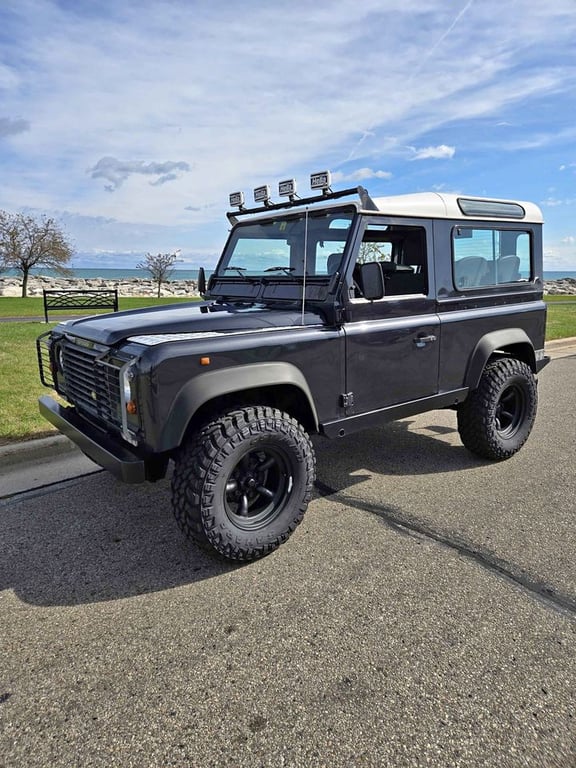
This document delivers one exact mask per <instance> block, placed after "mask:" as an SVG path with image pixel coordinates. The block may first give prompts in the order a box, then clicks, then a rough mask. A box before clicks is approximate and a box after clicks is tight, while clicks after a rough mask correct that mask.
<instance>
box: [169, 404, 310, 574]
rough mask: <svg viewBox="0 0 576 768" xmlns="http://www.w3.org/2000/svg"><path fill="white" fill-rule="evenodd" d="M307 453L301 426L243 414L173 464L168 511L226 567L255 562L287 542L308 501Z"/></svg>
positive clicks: (209, 430) (220, 422) (258, 411)
mask: <svg viewBox="0 0 576 768" xmlns="http://www.w3.org/2000/svg"><path fill="white" fill-rule="evenodd" d="M314 475H315V459H314V451H313V448H312V444H311V442H310V438H309V437H308V435H307V433H306V432H305V431H304V429H303V428H302V426H301V425H300V424H299V423H298V422H297V421H296V420H295V419H293V418H292V417H290V416H289V415H288V414H286V413H283V412H281V411H279V410H277V409H276V408H269V407H264V406H250V407H245V408H240V409H237V410H234V411H229V412H228V413H224V414H222V415H221V416H218V417H217V418H215V419H214V420H213V421H211V422H210V423H208V424H206V425H205V426H204V427H203V428H202V429H201V430H200V432H199V433H198V434H197V435H195V436H194V437H193V438H192V439H191V440H190V441H189V442H187V443H186V444H185V445H184V446H183V447H182V448H181V449H180V451H179V453H178V455H177V456H176V460H175V469H174V474H173V478H172V506H173V510H174V515H175V517H176V520H177V522H178V524H179V526H180V528H181V529H182V531H183V532H184V533H185V534H186V535H187V536H188V537H189V538H191V539H193V540H194V541H195V542H196V543H197V544H199V545H200V546H201V547H203V548H205V549H209V550H211V551H215V552H217V553H218V554H220V555H221V556H223V557H226V558H228V559H231V560H244V561H247V560H255V559H257V558H259V557H263V556H264V555H267V554H269V553H270V552H272V551H273V550H274V549H276V548H277V547H278V546H279V545H280V544H282V543H283V542H284V541H286V540H287V539H288V537H289V536H290V535H291V533H292V532H293V531H294V529H295V528H296V526H297V525H298V523H299V522H300V521H301V520H302V517H303V516H304V512H305V511H306V508H307V506H308V502H309V501H310V498H311V496H312V488H313V484H314Z"/></svg>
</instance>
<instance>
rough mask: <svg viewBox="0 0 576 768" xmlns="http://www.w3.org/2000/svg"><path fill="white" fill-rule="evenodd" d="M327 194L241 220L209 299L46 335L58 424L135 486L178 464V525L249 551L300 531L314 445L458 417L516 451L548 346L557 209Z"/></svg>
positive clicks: (237, 217)
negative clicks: (546, 225)
mask: <svg viewBox="0 0 576 768" xmlns="http://www.w3.org/2000/svg"><path fill="white" fill-rule="evenodd" d="M329 186H330V180H329V174H327V173H323V174H315V175H314V176H313V187H315V188H316V189H318V190H319V193H317V194H315V195H314V196H312V197H308V198H306V199H303V200H302V199H299V198H297V196H296V194H295V188H294V186H293V185H292V186H291V182H289V181H288V182H282V183H281V185H280V192H281V194H282V193H284V194H286V195H287V196H288V199H287V200H286V201H284V202H280V203H276V204H274V203H272V202H271V201H270V197H269V191H268V188H267V187H266V188H260V189H258V190H256V191H255V192H256V199H257V201H259V202H261V204H260V205H259V206H258V207H255V208H252V209H247V208H246V207H245V205H244V200H243V195H241V194H240V193H236V194H235V195H233V196H231V203H234V204H235V205H237V207H238V210H237V211H235V212H234V213H232V212H231V213H229V214H228V217H229V219H230V221H231V222H232V224H233V226H232V229H231V232H230V235H229V238H228V241H227V243H226V245H225V247H224V251H223V253H222V256H221V258H220V260H219V262H218V264H217V266H216V268H215V270H214V272H213V274H212V275H211V276H210V279H209V281H208V284H207V285H206V284H205V280H204V277H203V274H202V275H201V277H200V280H199V283H200V285H199V288H200V291H201V293H202V294H203V298H204V300H203V301H202V302H190V303H189V304H178V305H174V306H169V307H154V308H149V309H144V310H137V311H131V312H118V313H114V314H109V315H100V316H96V317H91V318H85V319H82V320H76V321H68V322H65V323H61V324H60V325H58V326H56V327H55V328H54V329H53V330H51V331H50V332H49V333H46V334H44V335H43V336H41V337H40V338H39V339H38V354H39V360H40V371H41V378H42V381H43V383H44V384H45V385H46V386H49V387H52V388H54V389H55V390H56V392H58V394H59V395H61V397H62V398H64V399H65V400H66V401H67V402H68V403H69V404H70V405H69V406H68V407H63V406H61V405H59V404H58V403H57V402H56V401H55V400H54V399H52V398H50V397H42V398H40V410H41V412H42V413H43V414H44V416H45V417H46V418H47V419H48V420H49V421H50V422H52V424H54V425H56V426H57V427H58V429H60V431H61V432H63V433H64V434H66V435H68V437H70V438H71V439H72V440H73V441H74V442H76V443H77V444H78V445H79V446H80V447H81V449H82V450H83V451H84V452H85V453H86V454H87V455H88V456H90V457H91V458H92V459H93V460H94V461H96V462H97V463H98V464H100V465H101V466H103V467H105V468H106V469H108V470H110V471H111V472H113V473H114V474H115V475H116V476H117V477H119V478H121V479H122V480H125V481H126V482H131V483H136V482H141V481H144V480H157V479H159V478H162V477H164V476H165V474H166V472H167V468H168V465H169V463H170V461H173V463H174V471H173V473H172V498H173V509H174V513H175V516H176V519H177V521H178V523H179V525H180V527H181V529H182V530H183V531H184V533H185V534H186V535H187V536H189V537H190V538H192V539H193V540H194V541H195V542H197V543H198V544H199V545H201V546H203V547H205V548H208V549H209V550H211V551H215V552H217V553H219V554H220V555H222V556H224V557H226V558H230V559H233V560H244V561H246V560H252V559H255V558H258V557H262V556H263V555H266V554H268V553H269V552H271V551H272V550H274V549H275V548H276V547H278V546H279V545H280V544H281V543H282V542H284V541H285V540H286V539H287V538H288V537H289V536H290V534H291V533H292V531H293V530H294V529H295V527H296V526H297V525H298V523H299V522H300V520H301V519H302V516H303V515H304V512H305V510H306V507H307V505H308V502H309V500H310V498H311V495H312V489H313V484H314V479H315V459H314V451H313V447H312V444H311V441H310V435H311V434H320V435H324V436H326V437H328V438H338V439H339V438H345V436H346V435H348V434H349V433H351V432H355V431H357V430H360V429H363V428H364V427H374V426H377V425H378V424H382V423H385V422H387V421H389V420H391V419H399V418H403V417H406V416H410V415H414V414H417V413H421V412H423V411H429V410H434V409H439V408H451V409H455V410H456V412H457V419H458V429H459V432H460V435H461V438H462V441H463V443H464V445H465V446H466V447H467V448H468V449H469V450H470V451H472V452H473V453H475V454H477V455H478V456H481V457H484V458H487V459H492V460H497V461H498V460H502V459H507V458H508V457H510V456H512V455H513V454H514V453H516V451H518V450H519V449H520V447H521V446H522V445H523V443H524V442H525V440H526V439H527V437H528V435H529V434H530V431H531V429H532V425H533V422H534V418H535V415H536V406H537V389H536V381H535V374H536V373H538V371H539V370H540V369H541V368H542V367H543V366H544V365H545V364H546V363H547V362H548V360H547V358H546V357H545V355H544V332H545V320H546V308H545V304H544V303H543V301H542V289H543V282H542V216H541V213H540V211H539V209H538V208H537V207H536V206H535V205H533V204H531V203H524V202H515V201H503V200H493V199H484V198H472V197H464V196H456V195H444V194H438V193H427V194H415V195H405V196H398V197H385V198H376V199H372V198H371V197H370V196H369V195H368V193H367V192H366V190H364V189H363V188H361V187H359V188H357V189H352V190H343V191H340V192H332V191H331V190H330V188H329Z"/></svg>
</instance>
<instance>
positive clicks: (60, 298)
mask: <svg viewBox="0 0 576 768" xmlns="http://www.w3.org/2000/svg"><path fill="white" fill-rule="evenodd" d="M43 294H44V319H45V321H46V322H48V312H54V311H60V310H63V309H80V310H83V309H110V310H112V311H113V312H118V291H117V290H116V289H115V288H110V289H102V290H100V289H98V290H73V291H64V290H50V291H46V290H44V291H43Z"/></svg>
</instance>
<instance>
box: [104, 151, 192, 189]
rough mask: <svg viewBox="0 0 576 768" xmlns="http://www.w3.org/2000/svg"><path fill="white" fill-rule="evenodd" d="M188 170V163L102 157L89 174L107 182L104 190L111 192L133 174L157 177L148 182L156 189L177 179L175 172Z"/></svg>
mask: <svg viewBox="0 0 576 768" xmlns="http://www.w3.org/2000/svg"><path fill="white" fill-rule="evenodd" d="M189 170H190V166H189V165H188V163H186V162H184V161H182V160H181V161H179V162H172V161H168V162H164V163H154V162H151V163H145V162H144V161H142V160H117V159H116V158H115V157H103V158H101V159H100V160H98V162H97V163H96V165H95V166H94V167H93V168H90V169H89V173H90V176H91V177H92V178H93V179H106V180H108V181H109V182H110V184H107V185H106V187H105V189H107V190H108V191H109V192H112V191H114V190H115V189H118V187H119V186H120V185H121V184H123V182H125V181H126V179H128V178H129V177H130V176H132V175H133V174H140V175H142V176H157V177H158V178H157V179H155V180H154V181H151V182H149V183H150V185H151V186H153V187H157V186H160V185H162V184H165V183H166V182H168V181H174V180H175V179H177V178H178V174H177V173H175V171H181V172H186V171H189Z"/></svg>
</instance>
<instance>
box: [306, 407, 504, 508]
mask: <svg viewBox="0 0 576 768" xmlns="http://www.w3.org/2000/svg"><path fill="white" fill-rule="evenodd" d="M425 416H426V415H425ZM444 418H445V416H444ZM434 420H435V417H434V416H433V417H432V418H431V419H429V420H427V419H426V418H425V417H422V416H420V417H418V418H417V419H405V420H403V421H395V422H390V423H389V424H386V425H385V426H383V427H379V428H376V429H370V430H365V431H362V432H358V433H356V434H354V435H349V436H348V437H344V438H341V439H339V440H323V439H320V440H316V441H315V447H316V459H317V478H318V481H317V486H318V488H319V491H320V494H321V495H329V493H328V491H329V489H330V488H331V489H332V491H333V492H336V491H342V490H346V489H349V488H351V487H353V486H354V485H357V484H358V483H361V482H365V481H367V480H369V479H370V477H371V475H372V473H377V474H380V475H384V476H402V475H410V476H414V475H431V474H436V473H438V472H442V473H446V472H462V471H466V470H469V469H475V468H477V467H481V466H486V465H488V464H491V462H489V461H486V460H484V459H480V458H478V457H477V456H474V455H473V454H471V453H470V452H469V451H468V450H466V448H464V446H463V445H462V443H461V442H460V439H459V437H458V431H457V429H456V426H455V425H454V426H451V425H449V424H437V423H433V422H434ZM454 421H455V417H454ZM363 470H364V471H363Z"/></svg>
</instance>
